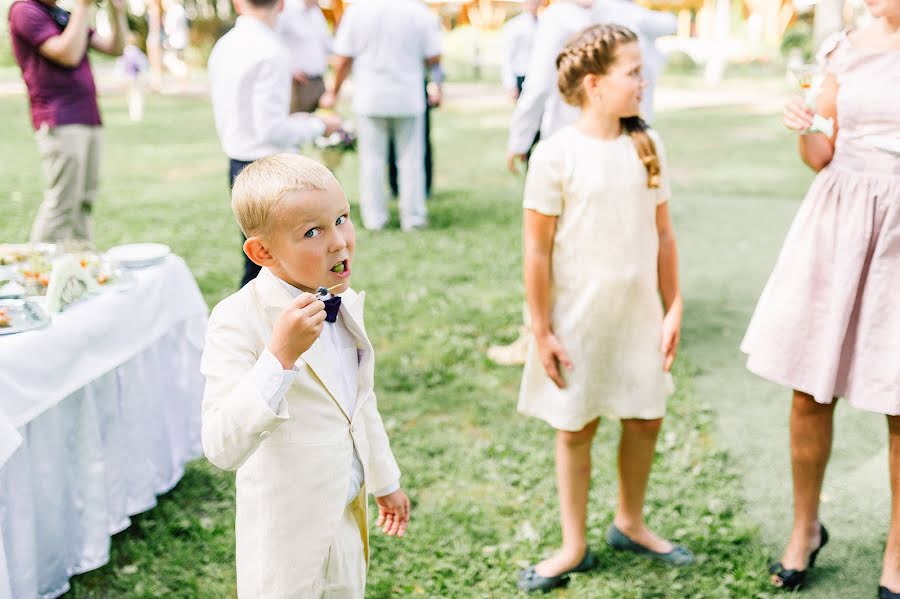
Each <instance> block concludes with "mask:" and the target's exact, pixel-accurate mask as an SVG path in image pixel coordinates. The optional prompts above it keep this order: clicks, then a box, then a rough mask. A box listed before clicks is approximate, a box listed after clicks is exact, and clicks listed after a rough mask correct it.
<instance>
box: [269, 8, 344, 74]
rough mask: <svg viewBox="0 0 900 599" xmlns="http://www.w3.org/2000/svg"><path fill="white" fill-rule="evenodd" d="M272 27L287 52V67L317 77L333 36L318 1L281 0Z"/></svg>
mask: <svg viewBox="0 0 900 599" xmlns="http://www.w3.org/2000/svg"><path fill="white" fill-rule="evenodd" d="M276 30H277V31H278V33H279V34H280V35H281V39H282V40H283V41H284V44H285V46H287V48H288V51H289V52H290V55H291V70H292V71H293V72H295V73H296V72H298V71H301V72H303V73H306V74H307V75H308V76H310V77H321V76H322V75H323V74H324V73H325V71H326V70H327V68H328V56H329V55H330V54H331V47H332V42H333V40H332V39H331V31H330V30H329V29H328V21H326V20H325V15H323V14H322V9H320V8H319V6H318V5H313V6H311V7H307V6H306V3H305V2H304V1H303V0H285V2H284V10H283V11H282V12H281V14H280V15H278V26H277V27H276Z"/></svg>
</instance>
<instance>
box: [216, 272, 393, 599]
mask: <svg viewBox="0 0 900 599" xmlns="http://www.w3.org/2000/svg"><path fill="white" fill-rule="evenodd" d="M341 297H342V306H341V310H342V311H343V314H344V322H345V323H346V326H347V329H348V330H349V331H350V333H351V334H352V335H353V337H354V338H355V339H356V342H357V348H358V351H359V356H360V365H359V379H358V396H357V403H356V407H355V408H354V413H353V414H347V413H346V412H344V409H343V408H342V406H341V403H340V402H339V401H338V400H337V399H336V398H337V397H339V388H340V387H339V384H340V382H339V381H336V380H331V379H330V378H329V377H330V376H331V375H330V369H328V368H327V367H326V362H325V360H327V359H329V355H328V354H327V353H326V352H327V350H326V348H325V345H324V340H322V339H319V340H317V341H316V342H315V343H314V344H313V345H312V347H310V348H309V350H307V351H306V352H305V353H304V354H303V355H302V356H301V357H300V359H299V360H297V363H296V366H297V368H298V369H299V371H300V372H299V373H298V374H297V376H296V378H295V379H294V382H293V384H292V385H291V387H290V388H289V390H288V392H287V394H286V396H285V401H284V402H282V405H281V406H280V410H279V412H278V413H275V412H273V411H272V409H271V408H270V407H269V405H268V404H267V403H266V401H265V400H264V399H263V397H261V395H260V389H258V388H257V385H256V382H255V379H254V378H253V377H252V376H251V371H252V369H253V367H254V365H255V364H256V362H257V360H258V359H259V356H260V355H261V354H262V352H263V351H264V349H265V348H266V345H267V343H268V342H269V339H270V338H271V336H272V328H273V325H274V323H275V321H276V320H277V318H278V316H279V315H280V314H281V311H282V310H283V309H284V307H285V306H286V305H287V304H288V303H290V302H291V301H292V299H293V298H292V297H291V295H290V293H289V292H288V290H287V289H286V288H285V286H284V285H283V284H282V283H281V282H280V281H279V280H278V279H277V278H276V277H275V275H273V274H272V273H271V272H270V271H269V270H268V269H265V268H264V269H262V272H260V274H259V276H258V277H257V278H256V279H255V280H253V281H252V282H250V283H248V284H247V285H245V286H244V288H243V289H241V290H240V291H238V292H237V293H235V294H234V295H232V296H230V297H228V298H226V299H225V300H223V301H222V302H221V303H220V304H219V305H218V306H216V308H215V309H214V310H213V312H212V315H211V317H210V321H209V328H208V331H207V337H206V347H205V349H204V351H203V358H202V361H201V370H202V371H203V374H204V376H206V391H205V393H204V397H203V426H202V440H203V451H204V453H205V454H206V457H207V458H208V459H209V461H210V462H212V463H213V464H215V465H216V466H218V467H220V468H223V469H225V470H237V516H236V522H235V533H236V534H235V536H236V545H237V547H236V551H237V587H238V596H239V597H241V598H242V599H288V598H291V599H294V598H296V599H301V598H306V597H312V596H313V595H314V593H315V592H316V591H315V589H317V588H318V587H319V585H320V584H321V580H320V578H321V576H322V574H323V573H324V566H325V560H326V558H327V556H328V551H329V547H330V546H331V545H332V540H333V538H334V535H335V531H336V529H337V526H338V523H339V522H340V519H341V517H342V516H343V513H344V509H345V508H346V507H347V505H346V495H347V488H348V486H349V484H350V475H351V473H350V468H351V459H352V453H351V452H352V451H353V448H354V446H355V447H356V451H357V453H358V455H359V458H360V460H361V462H362V464H363V470H364V473H365V485H364V487H363V490H362V492H361V493H360V495H359V497H357V499H356V501H354V502H353V503H352V504H351V506H350V509H351V510H352V511H353V514H354V516H355V517H356V519H357V521H358V523H359V525H360V534H361V536H362V540H363V546H364V548H365V554H366V557H367V559H368V529H367V515H366V505H367V503H366V495H365V489H366V488H369V489H381V488H384V487H386V486H388V485H389V484H391V483H393V482H395V481H396V480H397V479H398V478H399V477H400V469H399V468H398V466H397V462H396V460H395V459H394V456H393V453H392V452H391V448H390V445H389V443H388V438H387V434H386V433H385V430H384V425H383V423H382V421H381V416H380V415H379V413H378V406H377V404H376V400H375V392H374V379H375V356H374V352H373V350H372V344H371V343H369V339H368V337H367V336H366V331H365V328H364V325H363V303H364V299H365V294H363V293H360V294H357V293H356V292H354V291H352V290H348V291H346V292H345V293H344V294H342V296H341Z"/></svg>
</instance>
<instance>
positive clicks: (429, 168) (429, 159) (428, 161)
mask: <svg viewBox="0 0 900 599" xmlns="http://www.w3.org/2000/svg"><path fill="white" fill-rule="evenodd" d="M433 177H434V154H433V153H432V149H431V105H429V104H428V82H427V81H426V82H425V197H426V198H429V197H431V182H432V179H433Z"/></svg>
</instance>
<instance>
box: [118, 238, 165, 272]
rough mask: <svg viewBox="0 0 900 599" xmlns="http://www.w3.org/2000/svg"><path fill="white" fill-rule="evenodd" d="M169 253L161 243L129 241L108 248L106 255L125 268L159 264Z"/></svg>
mask: <svg viewBox="0 0 900 599" xmlns="http://www.w3.org/2000/svg"><path fill="white" fill-rule="evenodd" d="M171 253H172V250H171V249H169V246H167V245H164V244H162V243H129V244H127V245H118V246H116V247H114V248H110V249H109V251H107V252H106V257H107V258H108V259H109V260H110V261H112V262H117V263H118V264H120V265H121V266H124V267H125V268H143V267H145V266H152V265H154V264H159V263H160V262H162V261H163V260H165V259H166V256H168V255H169V254H171Z"/></svg>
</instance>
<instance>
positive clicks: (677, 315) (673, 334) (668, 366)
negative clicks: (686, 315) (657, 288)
mask: <svg viewBox="0 0 900 599" xmlns="http://www.w3.org/2000/svg"><path fill="white" fill-rule="evenodd" d="M680 341H681V311H680V310H669V313H668V314H666V317H665V318H664V319H663V326H662V347H661V348H660V349H661V350H662V353H663V354H664V355H665V360H664V361H663V370H665V371H666V372H671V370H672V364H674V363H675V356H676V354H677V353H678V343H679V342H680Z"/></svg>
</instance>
